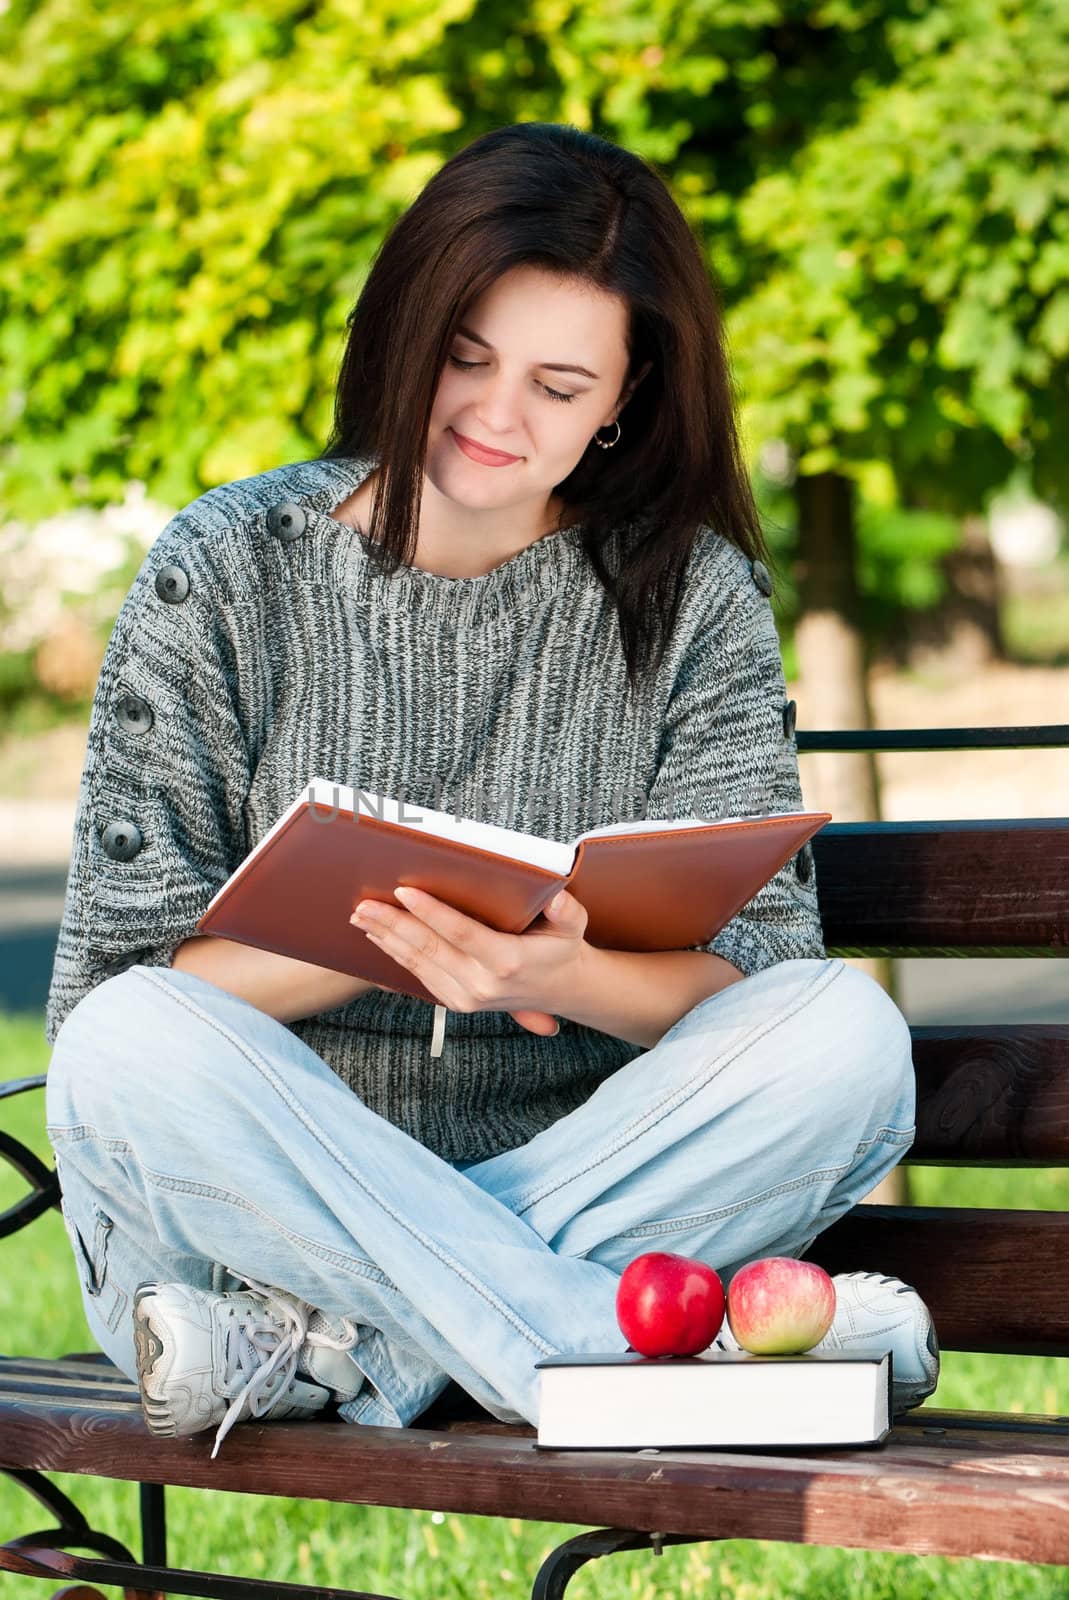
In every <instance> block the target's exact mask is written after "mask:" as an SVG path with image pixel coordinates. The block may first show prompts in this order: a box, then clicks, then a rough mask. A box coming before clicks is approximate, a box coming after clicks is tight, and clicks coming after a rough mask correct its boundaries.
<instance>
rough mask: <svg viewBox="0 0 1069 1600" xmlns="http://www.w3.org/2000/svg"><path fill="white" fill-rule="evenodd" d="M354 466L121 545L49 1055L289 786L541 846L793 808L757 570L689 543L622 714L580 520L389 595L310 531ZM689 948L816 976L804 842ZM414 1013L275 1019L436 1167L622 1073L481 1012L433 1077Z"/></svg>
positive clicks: (267, 481)
mask: <svg viewBox="0 0 1069 1600" xmlns="http://www.w3.org/2000/svg"><path fill="white" fill-rule="evenodd" d="M374 465H375V462H374V459H373V458H366V459H362V460H357V459H352V458H348V459H345V460H334V461H323V460H313V461H306V462H301V463H298V464H295V465H291V466H283V467H278V468H274V469H272V470H271V471H268V472H262V473H259V474H258V475H256V476H255V477H251V478H245V479H241V480H239V481H237V482H235V483H228V484H224V485H222V486H221V487H219V488H216V489H211V490H209V491H208V492H207V493H206V494H203V495H201V496H200V498H199V499H197V500H195V501H193V503H192V504H191V505H189V506H187V507H185V509H184V510H182V511H180V512H179V513H178V514H177V516H175V517H174V518H173V519H172V521H171V522H169V523H168V524H167V526H166V527H165V528H164V530H163V532H162V533H161V534H160V535H159V537H158V538H157V540H156V541H155V543H154V544H153V546H152V547H151V549H150V550H149V551H148V553H147V555H146V557H145V560H144V562H143V564H142V566H141V569H140V571H139V572H138V575H137V577H136V578H135V580H134V583H133V584H132V586H131V588H130V591H129V593H128V594H127V596H126V598H125V600H124V601H123V604H122V607H121V609H120V612H119V615H118V618H117V620H116V623H115V627H114V630H113V632H112V635H111V638H110V641H109V643H108V647H107V651H106V654H105V657H104V662H103V665H102V667H101V671H100V678H99V682H98V685H97V690H96V695H95V698H94V702H93V709H92V714H91V718H90V724H89V733H88V740H87V746H86V757H85V768H84V772H83V776H82V783H81V791H80V794H79V799H78V806H77V811H76V815H75V821H74V834H73V841H72V855H71V866H70V874H69V878H68V882H67V893H66V903H65V906H64V911H63V920H62V925H61V928H60V932H59V941H58V946H57V950H56V957H55V966H54V969H53V973H52V982H51V988H50V991H49V995H48V1004H47V1013H46V1023H45V1029H46V1037H47V1040H48V1043H49V1044H52V1043H54V1041H55V1038H56V1035H57V1033H58V1031H59V1028H60V1026H61V1024H62V1023H63V1020H64V1018H65V1017H66V1016H67V1015H68V1013H69V1012H70V1011H71V1009H72V1007H74V1006H75V1005H76V1004H77V1003H78V1001H79V1000H80V999H81V998H82V997H83V995H85V994H87V993H88V992H89V991H90V990H91V989H92V988H93V987H94V986H95V985H96V984H98V983H100V982H102V981H103V980H104V979H105V978H107V977H109V976H110V975H111V974H113V973H115V972H119V971H122V970H123V969H124V968H125V967H128V966H130V965H132V964H134V963H140V964H142V965H146V966H169V965H170V962H171V959H172V957H173V955H174V952H175V950H176V948H177V947H178V945H179V944H181V942H182V941H183V940H184V939H186V938H188V937H190V936H191V935H192V934H193V933H195V931H196V930H195V924H196V920H197V918H198V917H199V916H200V914H201V912H202V911H203V910H204V908H205V906H206V905H207V904H208V901H209V900H210V899H211V897H212V896H213V895H214V893H215V891H216V890H217V889H218V888H219V886H220V884H221V883H223V882H224V881H225V879H226V878H227V877H228V876H229V875H230V873H231V872H232V871H233V870H234V869H235V868H236V867H237V866H238V864H239V863H240V862H241V861H242V859H243V858H244V857H245V856H246V855H247V854H248V852H249V851H250V850H251V849H252V848H253V846H254V845H255V844H256V843H257V842H258V840H259V839H260V838H262V836H263V835H264V833H266V831H267V830H268V828H269V827H270V826H271V824H272V823H273V822H274V821H275V820H276V818H277V817H278V815H279V814H280V812H281V811H283V810H284V809H285V807H286V806H288V805H289V804H290V802H291V801H292V800H293V799H294V797H295V796H296V794H297V793H298V792H299V790H300V788H301V787H302V786H303V785H304V784H305V783H306V782H307V780H308V779H309V778H311V777H322V778H326V779H327V780H328V781H331V782H337V783H344V784H350V785H353V786H354V787H357V788H361V789H363V790H365V791H368V792H377V793H381V794H387V795H398V796H400V795H402V794H403V796H404V798H405V799H406V800H407V801H409V802H411V803H412V804H413V805H415V806H417V807H418V806H421V805H423V806H434V807H436V808H438V809H441V810H447V811H451V812H452V811H459V812H460V813H461V814H462V815H467V816H470V817H473V818H477V819H479V820H485V821H490V822H496V823H499V824H501V825H502V826H505V827H509V828H518V829H523V830H525V831H527V832H530V833H537V834H542V835H545V836H547V837H551V838H556V839H560V840H568V839H570V838H572V837H573V835H575V834H576V833H578V832H581V831H582V830H583V829H586V828H591V827H595V826H597V825H598V824H601V823H606V822H615V821H622V820H625V819H628V818H634V817H650V818H666V817H683V816H688V815H698V816H715V815H717V814H741V813H747V812H756V811H787V810H791V809H794V808H796V807H799V806H801V805H803V803H804V802H803V799H802V794H801V790H800V785H799V778H798V761H797V749H796V744H795V740H794V738H793V723H792V721H791V719H790V718H789V717H787V716H785V711H786V695H785V685H784V677H783V666H782V660H781V656H780V649H779V642H778V638H777V634H776V629H775V624H774V621H773V615H772V607H771V602H770V599H769V598H768V595H767V594H766V592H765V591H766V590H767V589H768V588H769V587H770V585H769V583H768V581H767V577H766V574H765V572H764V569H763V568H760V565H759V564H757V566H756V567H755V568H753V569H752V568H751V563H750V562H749V561H748V560H747V558H746V557H745V556H744V555H743V554H742V553H741V551H739V550H738V548H737V547H736V546H735V545H733V544H731V543H730V542H729V541H728V540H726V539H724V538H723V537H722V536H720V535H718V534H717V533H715V532H713V531H712V530H711V529H708V528H703V529H702V530H701V533H700V535H699V539H698V542H697V544H696V546H695V550H694V554H693V556H692V558H691V562H690V564H689V566H688V569H687V588H686V594H685V598H684V601H683V605H682V608H681V611H680V616H679V621H678V623H677V627H676V630H675V632H674V635H673V638H672V641H671V643H670V645H669V648H668V651H667V653H666V655H665V658H664V660H663V662H662V664H661V667H660V669H659V671H658V672H657V673H656V675H655V676H654V677H653V678H652V679H647V681H646V682H645V684H644V686H643V689H642V692H641V694H640V696H639V697H638V701H637V703H636V704H634V705H632V704H631V703H629V701H628V698H627V693H626V690H627V682H626V675H625V664H624V657H623V652H622V649H621V647H620V642H619V632H618V627H617V622H616V614H615V610H614V607H613V605H612V602H611V601H610V600H609V598H608V597H607V596H606V595H605V593H604V591H603V590H602V588H601V585H600V584H599V582H598V580H597V578H596V576H595V574H594V573H593V571H592V570H591V569H590V567H589V563H588V562H587V561H586V559H585V557H584V556H583V553H582V549H581V543H580V539H581V535H580V531H579V529H578V528H572V529H566V530H565V531H564V532H563V533H554V534H551V535H548V536H546V537H545V538H542V539H540V540H538V541H537V542H536V543H535V544H532V545H529V546H528V547H527V548H526V549H524V550H522V551H520V553H519V554H518V555H516V556H513V557H512V558H511V559H510V560H508V561H505V562H503V563H502V564H501V565H499V566H497V567H495V568H494V569H493V571H491V572H489V573H486V574H485V575H483V576H481V577H474V578H447V577H443V576H440V575H439V574H435V573H429V572H425V571H423V570H422V569H420V568H407V569H406V568H402V569H401V570H400V571H399V572H398V573H397V574H396V575H395V576H394V577H393V578H388V577H386V576H385V575H383V574H382V573H380V572H378V571H377V570H376V569H375V567H374V565H373V562H372V559H371V557H370V555H369V554H368V552H369V550H370V548H371V545H370V541H369V540H368V538H367V537H366V535H365V534H363V533H362V532H359V531H358V530H356V529H354V528H351V527H349V526H347V525H346V524H344V523H341V522H339V521H337V520H335V519H334V518H333V517H332V516H331V512H332V510H333V509H334V508H335V507H336V506H338V505H339V504H340V503H341V501H342V500H344V499H345V498H346V497H347V496H349V495H350V494H351V493H352V492H353V490H354V489H355V488H356V487H357V486H358V484H359V483H361V482H362V481H363V479H364V478H365V477H366V476H367V474H368V473H369V472H370V471H371V470H372V468H373V466H374ZM280 506H283V507H288V508H290V509H289V510H284V511H283V512H281V513H280V512H279V510H278V508H279V507H280ZM293 508H296V513H295V514H294V511H293ZM755 574H756V575H755ZM758 580H760V581H758ZM693 948H695V949H708V950H712V951H714V952H715V953H717V954H719V955H722V956H726V957H727V958H728V960H730V961H732V962H734V964H735V965H736V966H737V967H739V968H740V969H741V970H742V971H743V972H744V973H747V974H750V973H754V972H757V971H759V970H760V969H762V968H764V967H767V966H770V965H771V964H772V963H774V962H777V961H784V960H790V959H792V958H798V957H804V956H823V955H824V954H825V951H824V946H823V942H822V930H821V925H820V917H819V911H818V906H817V894H816V876H815V873H814V871H813V866H812V852H811V849H810V847H809V846H806V848H805V850H804V851H802V852H801V854H800V856H799V857H798V858H797V859H796V860H792V861H790V862H788V864H787V865H786V866H785V867H784V868H783V869H782V870H781V871H780V872H779V873H777V874H776V876H775V877H774V878H773V879H772V880H771V882H770V883H769V884H767V885H766V886H765V888H763V889H762V890H761V891H760V892H759V893H758V894H757V895H755V896H754V898H753V899H752V900H751V901H750V902H749V904H748V905H747V906H745V907H744V908H743V909H742V910H741V911H740V912H739V913H738V914H737V915H736V916H735V917H734V918H733V919H732V921H731V922H730V923H728V925H727V926H726V927H725V928H724V929H723V930H722V932H721V933H719V934H718V935H717V936H716V937H715V938H714V939H713V940H711V941H710V942H709V944H708V945H704V946H694V947H693ZM433 1015H434V1008H433V1007H432V1006H431V1005H430V1004H429V1003H428V1002H427V1001H424V1000H416V999H412V998H410V997H408V996H399V995H395V994H391V993H387V992H386V991H384V990H379V989H373V990H371V991H370V992H369V993H367V994H365V995H362V996H361V997H360V998H359V999H358V1000H355V1001H353V1002H352V1003H350V1004H348V1005H344V1006H341V1007H339V1008H337V1009H335V1010H333V1011H327V1012H322V1013H320V1014H319V1015H317V1016H314V1017H307V1018H302V1019H300V1020H299V1021H296V1022H293V1023H290V1024H289V1025H288V1026H289V1027H290V1028H291V1030H292V1032H294V1033H295V1034H297V1035H298V1037H300V1038H301V1039H303V1040H304V1041H305V1042H306V1043H307V1044H308V1045H309V1046H310V1047H311V1048H312V1049H313V1050H315V1051H316V1052H317V1054H318V1055H320V1056H321V1057H322V1059H323V1060H324V1061H325V1062H327V1063H328V1065H329V1066H330V1067H331V1068H332V1069H333V1070H334V1071H335V1072H336V1073H338V1075H339V1076H340V1077H341V1079H342V1080H343V1081H344V1082H345V1083H346V1084H348V1085H349V1087H350V1088H351V1089H353V1090H354V1092H355V1093H356V1094H358V1095H360V1097H361V1098H362V1099H363V1100H364V1101H365V1103H366V1104H367V1105H369V1106H370V1107H371V1108H372V1109H373V1110H375V1111H377V1112H378V1113H379V1114H380V1115H381V1116H383V1117H386V1118H388V1119H389V1120H390V1121H391V1122H393V1123H395V1124H396V1125H397V1126H398V1127H400V1128H402V1129H404V1130H405V1131H406V1132H407V1133H409V1134H410V1135H411V1136H412V1137H413V1138H415V1139H417V1140H419V1141H420V1142H421V1143H423V1144H424V1145H426V1146H428V1147H429V1148H430V1149H432V1150H434V1151H435V1152H436V1153H437V1154H439V1155H440V1156H442V1157H443V1158H444V1159H446V1160H449V1161H473V1160H477V1159H481V1158H483V1157H486V1156H489V1155H493V1154H496V1153H497V1152H498V1151H500V1150H505V1149H510V1148H512V1147H514V1146H516V1145H519V1144H522V1143H525V1142H527V1141H528V1140H530V1139H531V1138H533V1137H534V1135H535V1134H536V1133H538V1132H540V1131H541V1130H542V1129H543V1128H546V1127H548V1126H549V1125H550V1124H551V1123H553V1122H555V1121H556V1120H557V1119H558V1118H559V1117H562V1116H564V1115H565V1114H566V1113H567V1112H569V1111H572V1110H574V1109H575V1107H577V1106H578V1105H580V1104H581V1103H582V1102H583V1101H584V1100H585V1099H587V1098H588V1097H589V1096H590V1095H591V1094H592V1093H593V1092H594V1090H595V1089H596V1088H597V1086H598V1084H599V1083H601V1082H602V1080H603V1079H605V1078H606V1077H608V1076H609V1075H610V1074H611V1073H613V1072H614V1071H616V1070H617V1069H618V1068H619V1067H621V1066H623V1065H624V1063H625V1062H628V1061H630V1060H632V1059H633V1058H634V1057H636V1056H638V1055H641V1054H642V1050H641V1047H640V1046H638V1045H635V1044H631V1043H629V1042H627V1041H626V1040H622V1039H617V1038H615V1037H613V1036H611V1035H609V1034H606V1033H603V1032H601V1031H599V1030H598V1029H595V1028H589V1027H585V1026H581V1025H579V1024H577V1023H573V1022H571V1021H568V1020H566V1019H562V1020H561V1030H560V1033H559V1034H557V1035H555V1036H554V1037H552V1038H543V1037H541V1036H539V1035H536V1034H533V1033H530V1032H528V1031H527V1030H526V1029H525V1028H523V1027H522V1026H521V1025H520V1024H519V1023H518V1022H516V1021H515V1020H514V1019H513V1018H512V1017H511V1016H509V1015H508V1013H507V1012H502V1011H484V1012H477V1013H472V1014H467V1013H459V1012H449V1013H448V1014H447V1019H446V1022H447V1025H446V1033H445V1040H444V1046H443V1049H442V1052H441V1054H440V1055H438V1056H432V1055H431V1054H430V1052H429V1044H430V1035H431V1023H432V1019H433Z"/></svg>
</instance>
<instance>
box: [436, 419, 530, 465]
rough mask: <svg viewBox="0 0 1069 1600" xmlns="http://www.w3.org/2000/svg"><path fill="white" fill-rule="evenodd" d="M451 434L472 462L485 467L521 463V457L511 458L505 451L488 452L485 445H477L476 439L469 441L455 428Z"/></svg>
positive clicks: (451, 430)
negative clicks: (514, 462)
mask: <svg viewBox="0 0 1069 1600" xmlns="http://www.w3.org/2000/svg"><path fill="white" fill-rule="evenodd" d="M450 432H451V433H452V435H453V438H454V440H455V441H456V444H457V447H458V449H460V450H462V451H463V452H464V454H465V455H466V456H467V457H468V458H469V460H471V461H478V462H480V463H481V464H482V465H483V466H484V467H507V466H508V465H509V464H510V462H513V461H519V460H520V457H519V456H510V455H507V454H506V453H505V451H504V450H488V449H487V448H486V446H485V445H481V444H477V443H476V442H475V440H474V439H469V438H467V437H466V435H465V434H463V433H458V432H457V431H456V429H455V428H451V429H450Z"/></svg>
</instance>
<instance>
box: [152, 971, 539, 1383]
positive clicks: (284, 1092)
mask: <svg viewBox="0 0 1069 1600" xmlns="http://www.w3.org/2000/svg"><path fill="white" fill-rule="evenodd" d="M129 970H130V972H131V973H132V974H133V976H134V977H135V978H137V979H139V980H140V981H141V982H143V983H150V984H151V985H152V987H153V988H154V989H158V990H160V992H161V993H162V994H164V995H166V996H167V997H168V998H169V999H170V1000H172V1001H173V1002H174V1003H175V1004H176V1005H180V1006H182V1007H183V1008H184V1009H185V1010H187V1011H189V1012H191V1013H192V1015H194V1016H195V1017H197V1018H198V1020H199V1021H201V1022H202V1023H204V1024H205V1025H206V1026H208V1027H209V1028H211V1029H213V1030H214V1031H215V1032H216V1033H218V1034H219V1035H220V1036H221V1037H222V1038H224V1039H226V1040H227V1042H228V1043H229V1044H231V1045H233V1047H234V1048H235V1049H236V1050H237V1051H238V1052H239V1053H240V1054H241V1055H242V1056H244V1057H245V1059H246V1060H247V1061H248V1062H249V1064H250V1066H251V1067H252V1068H253V1070H254V1071H255V1072H257V1073H258V1074H259V1076H260V1077H261V1079H262V1080H263V1081H264V1083H265V1084H266V1086H267V1087H268V1088H269V1089H272V1090H274V1093H275V1094H276V1095H277V1096H278V1098H279V1100H281V1101H282V1102H283V1104H284V1105H286V1106H287V1107H288V1108H289V1110H290V1112H291V1113H292V1115H293V1116H294V1117H295V1118H296V1119H297V1121H298V1122H300V1124H301V1125H302V1127H303V1128H304V1129H305V1130H306V1132H307V1133H308V1134H309V1135H310V1136H311V1138H312V1139H314V1140H315V1142H316V1143H317V1144H318V1145H319V1146H320V1148H321V1149H322V1150H323V1151H324V1153H325V1154H326V1155H327V1156H328V1158H329V1159H330V1160H332V1161H333V1162H334V1163H335V1165H336V1166H337V1167H338V1168H339V1169H340V1170H341V1171H342V1172H344V1173H345V1174H346V1176H347V1177H349V1178H350V1179H351V1180H352V1182H353V1183H355V1184H357V1185H358V1186H359V1187H360V1188H361V1189H362V1190H363V1191H364V1193H365V1195H367V1197H368V1199H369V1200H371V1201H372V1203H373V1204H375V1205H377V1206H379V1208H380V1209H381V1210H382V1211H384V1212H385V1213H386V1215H387V1216H389V1217H391V1218H392V1219H393V1221H394V1222H395V1223H396V1224H397V1226H398V1227H400V1228H403V1229H404V1230H405V1232H406V1233H408V1234H410V1235H411V1236H412V1238H413V1239H414V1240H416V1241H417V1242H418V1243H419V1244H421V1245H422V1246H423V1248H424V1249H425V1250H427V1251H428V1252H429V1253H430V1254H431V1255H433V1256H435V1257H437V1259H438V1260H439V1261H440V1262H441V1263H442V1264H443V1265H444V1266H445V1267H447V1268H448V1269H449V1270H450V1271H451V1272H453V1273H454V1274H455V1275H456V1276H457V1277H458V1278H460V1279H462V1280H463V1281H464V1282H465V1283H466V1284H467V1285H468V1287H469V1288H470V1289H472V1290H474V1292H475V1293H476V1294H478V1295H479V1296H480V1298H481V1299H483V1300H485V1302H486V1303H487V1305H488V1306H491V1307H492V1308H493V1310H494V1311H496V1312H497V1314H498V1315H499V1316H500V1317H502V1318H503V1319H504V1320H505V1321H506V1322H508V1323H509V1325H510V1326H511V1327H512V1328H514V1329H515V1330H516V1332H517V1333H518V1334H519V1335H520V1336H521V1338H524V1339H526V1340H527V1341H528V1343H530V1344H531V1345H533V1346H534V1348H535V1349H536V1350H538V1351H539V1353H540V1354H542V1355H555V1354H556V1353H557V1352H556V1348H555V1346H554V1345H552V1344H551V1343H550V1342H549V1341H548V1340H546V1339H543V1338H542V1337H541V1335H540V1334H538V1333H537V1332H536V1331H535V1330H534V1329H533V1328H532V1327H530V1326H529V1325H528V1324H527V1323H526V1322H525V1321H524V1320H523V1318H522V1317H519V1316H518V1315H517V1314H516V1312H515V1311H514V1310H513V1308H512V1307H511V1306H509V1305H507V1304H506V1303H505V1302H504V1301H503V1300H502V1299H501V1297H500V1296H499V1295H497V1294H495V1293H494V1292H493V1290H492V1289H490V1288H489V1286H488V1285H487V1284H484V1283H483V1282H481V1281H480V1280H479V1279H478V1278H477V1277H475V1276H474V1274H472V1273H470V1272H468V1271H467V1270H466V1269H465V1268H464V1267H463V1266H462V1264H461V1263H460V1262H458V1261H457V1260H456V1259H455V1258H454V1257H452V1256H450V1255H449V1253H448V1252H447V1251H445V1250H443V1249H442V1248H441V1247H440V1246H439V1244H438V1243H437V1241H436V1240H434V1239H432V1238H431V1237H430V1236H429V1235H427V1234H425V1233H423V1232H422V1231H421V1230H420V1229H419V1228H416V1227H414V1226H413V1224H412V1222H411V1220H410V1218H408V1217H406V1216H405V1215H403V1213H400V1212H397V1211H394V1210H393V1209H392V1208H391V1207H390V1206H389V1205H388V1204H387V1203H386V1201H385V1200H384V1199H383V1197H382V1196H381V1195H380V1194H378V1192H377V1191H376V1190H375V1189H374V1188H373V1187H372V1185H371V1184H369V1183H368V1182H367V1180H366V1179H365V1178H363V1177H362V1176H361V1174H360V1173H359V1172H358V1171H357V1170H356V1169H355V1168H354V1167H352V1166H351V1165H350V1164H349V1162H348V1161H346V1160H345V1158H344V1156H343V1154H342V1152H341V1151H340V1150H338V1149H337V1147H336V1146H335V1145H334V1144H333V1143H332V1142H331V1141H330V1140H329V1139H328V1138H326V1137H325V1135H324V1134H323V1131H322V1129H320V1128H318V1127H317V1126H316V1124H315V1123H314V1122H313V1121H311V1119H310V1118H309V1117H307V1116H306V1114H305V1111H304V1108H303V1107H302V1105H301V1104H300V1102H299V1101H298V1100H296V1099H295V1098H294V1096H292V1095H291V1094H290V1093H289V1091H288V1089H287V1087H286V1085H285V1082H284V1081H283V1080H282V1079H281V1078H280V1077H279V1076H278V1074H277V1073H275V1072H274V1071H272V1069H271V1067H270V1065H269V1064H268V1063H267V1062H266V1061H265V1060H263V1059H262V1058H261V1057H260V1056H259V1055H258V1054H257V1053H256V1052H255V1051H253V1050H252V1049H250V1048H249V1046H248V1044H247V1043H246V1041H245V1040H244V1039H243V1038H242V1037H241V1036H240V1034H235V1033H234V1032H232V1031H231V1029H229V1028H227V1027H225V1026H224V1025H222V1024H221V1023H220V1022H219V1021H218V1019H217V1018H215V1017H213V1016H212V1015H211V1014H210V1013H209V1012H206V1011H203V1010H202V1009H201V1008H200V1007H199V1006H197V1005H196V1004H195V1003H194V1002H193V1000H192V999H191V997H190V996H189V995H188V994H186V993H185V991H184V990H180V989H178V988H176V987H174V986H172V985H170V984H168V983H167V982H166V981H161V980H160V979H158V978H155V977H153V976H152V969H151V968H149V967H131V968H130V969H129ZM547 1248H548V1247H547Z"/></svg>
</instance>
